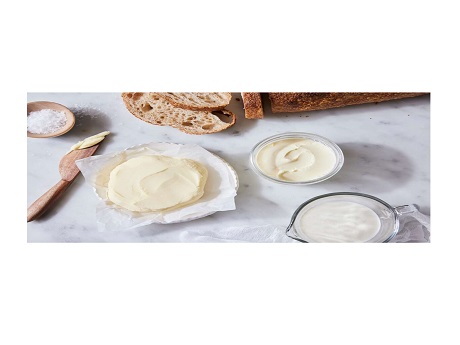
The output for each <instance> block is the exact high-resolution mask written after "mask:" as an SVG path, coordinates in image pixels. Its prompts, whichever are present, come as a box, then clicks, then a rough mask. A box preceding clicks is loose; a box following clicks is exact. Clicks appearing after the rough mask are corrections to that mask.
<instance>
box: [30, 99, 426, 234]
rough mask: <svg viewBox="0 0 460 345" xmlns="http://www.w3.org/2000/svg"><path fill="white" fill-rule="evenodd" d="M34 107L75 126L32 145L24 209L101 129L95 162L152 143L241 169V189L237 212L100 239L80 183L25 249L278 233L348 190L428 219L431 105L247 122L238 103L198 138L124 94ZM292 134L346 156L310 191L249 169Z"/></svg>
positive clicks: (395, 104)
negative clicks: (223, 124) (138, 110)
mask: <svg viewBox="0 0 460 345" xmlns="http://www.w3.org/2000/svg"><path fill="white" fill-rule="evenodd" d="M27 99H28V102H30V101H40V100H41V101H52V102H57V103H61V104H63V105H65V106H67V107H68V108H70V109H71V110H72V111H73V112H74V113H75V115H76V124H75V127H74V128H73V129H72V130H71V131H70V132H68V133H67V134H65V135H63V136H60V137H57V138H48V139H34V138H27V202H28V205H30V204H31V203H32V202H33V201H35V200H36V199H37V198H38V197H39V196H41V195H42V194H43V193H44V192H45V191H47V190H48V189H49V188H50V187H52V186H53V185H54V184H55V183H57V182H58V181H59V180H60V176H59V173H58V164H59V161H60V159H61V157H62V156H63V155H64V154H65V153H66V152H67V150H68V149H69V148H70V146H72V145H73V144H75V143H76V142H77V141H79V140H81V139H83V138H85V137H87V136H89V135H93V134H96V133H99V132H102V131H105V130H109V131H111V132H112V134H111V135H110V136H108V137H107V139H106V140H105V141H104V142H103V143H102V144H101V146H100V147H99V149H98V151H97V153H96V154H105V153H110V152H117V151H121V150H124V149H126V148H128V147H130V146H133V145H138V144H144V143H149V142H157V141H163V142H174V143H193V144H198V145H200V146H202V147H204V148H205V149H207V150H208V151H210V152H212V153H215V154H217V155H218V156H220V157H221V158H223V159H224V160H226V161H227V162H228V163H229V164H230V165H232V167H233V168H234V169H235V170H236V172H237V174H238V177H239V181H240V188H239V190H238V195H237V196H236V210H233V211H225V212H217V213H215V214H213V215H210V216H208V217H205V218H202V219H198V220H194V221H191V222H187V223H179V224H168V225H158V224H155V225H149V226H143V227H139V228H136V229H133V230H129V231H119V232H112V231H111V232H100V231H98V229H97V225H96V205H97V203H98V199H97V197H96V195H95V194H94V192H93V190H92V189H91V187H90V186H89V185H88V184H87V183H86V182H85V180H84V178H83V176H81V175H80V176H78V178H77V179H76V180H75V181H74V183H73V184H72V185H71V186H70V187H69V189H68V190H67V192H66V194H65V195H64V196H63V198H62V199H60V200H59V201H58V203H57V204H56V205H55V206H54V207H53V208H52V209H51V210H50V211H49V212H48V213H46V214H45V215H44V216H42V218H40V219H39V220H36V221H33V222H29V223H27V239H28V242H179V241H181V238H183V237H181V236H180V235H181V233H183V232H184V231H189V230H191V229H193V230H206V231H208V230H209V231H214V232H218V231H220V229H227V228H243V227H247V226H264V225H267V224H268V225H276V226H279V227H286V226H287V225H288V224H289V221H290V218H291V215H292V213H293V212H294V211H295V209H296V208H297V207H298V206H299V205H300V204H301V203H303V202H304V201H306V200H307V199H309V198H312V197H314V196H317V195H320V194H324V193H331V192H339V191H351V192H361V193H366V194H372V195H374V196H376V197H378V198H380V199H383V200H385V201H386V202H387V203H389V204H391V205H393V206H399V205H405V204H417V205H419V207H420V210H421V212H422V213H424V214H426V215H429V214H430V97H429V95H425V96H420V97H415V98H408V99H402V100H396V101H389V102H382V103H378V104H375V103H372V104H365V105H357V106H349V107H344V108H336V109H330V110H322V111H316V112H305V113H291V114H276V115H274V114H271V112H270V111H269V108H268V105H267V104H265V113H266V116H265V118H264V119H262V120H247V119H245V118H244V111H243V105H242V101H241V97H240V95H239V94H237V93H234V94H233V98H232V102H231V104H230V106H229V107H228V109H229V110H231V111H233V112H235V113H236V114H237V122H236V124H235V125H234V126H233V127H231V128H229V129H227V130H226V131H223V132H220V133H215V134H210V135H202V136H194V135H189V134H185V133H182V132H180V131H179V130H176V129H173V128H170V127H159V126H153V125H150V124H147V123H145V122H143V121H141V120H139V119H137V118H135V117H134V116H133V115H131V114H130V113H129V112H128V111H127V110H126V108H125V106H124V104H123V101H122V99H121V97H120V94H119V93H29V94H28V95H27ZM289 131H302V132H309V133H314V134H318V135H321V136H324V137H326V138H329V139H330V140H332V141H334V142H335V143H337V144H338V145H339V146H340V147H341V149H342V151H343V153H344V156H345V163H344V165H343V168H342V170H341V171H340V172H339V173H338V174H337V175H335V176H334V177H332V178H331V179H329V180H327V181H324V182H321V183H318V184H314V185H308V186H288V185H281V184H276V183H273V182H270V181H267V180H265V179H262V178H260V177H258V176H257V175H256V174H255V173H254V172H253V171H252V170H251V168H250V164H249V152H250V150H251V149H252V147H253V146H254V145H255V144H256V143H257V142H258V141H260V140H262V139H264V138H266V137H268V136H272V135H275V134H280V133H283V132H289Z"/></svg>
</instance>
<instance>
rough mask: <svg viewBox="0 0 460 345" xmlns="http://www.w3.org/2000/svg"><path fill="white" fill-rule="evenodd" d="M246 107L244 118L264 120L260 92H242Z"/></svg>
mask: <svg viewBox="0 0 460 345" xmlns="http://www.w3.org/2000/svg"><path fill="white" fill-rule="evenodd" d="M241 97H242V98H243V106H244V117H245V118H247V119H263V118H264V109H263V107H262V97H261V95H260V93H258V92H241Z"/></svg>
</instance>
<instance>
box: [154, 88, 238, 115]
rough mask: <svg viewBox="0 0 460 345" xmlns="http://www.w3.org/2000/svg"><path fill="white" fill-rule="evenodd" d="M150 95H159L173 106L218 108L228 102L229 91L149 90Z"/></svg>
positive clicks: (209, 109)
mask: <svg viewBox="0 0 460 345" xmlns="http://www.w3.org/2000/svg"><path fill="white" fill-rule="evenodd" d="M149 94H150V96H151V97H161V98H163V99H164V100H166V101H167V102H168V103H170V104H172V105H173V106H175V107H178V108H182V109H189V110H207V111H212V110H220V109H224V108H225V107H226V106H227V105H229V104H230V100H231V99H232V94H231V93H229V92H150V93H149Z"/></svg>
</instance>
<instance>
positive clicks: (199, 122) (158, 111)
mask: <svg viewBox="0 0 460 345" xmlns="http://www.w3.org/2000/svg"><path fill="white" fill-rule="evenodd" d="M122 98H123V102H124V103H125V105H126V108H127V109H128V111H129V112H130V113H131V114H133V115H134V116H136V117H137V118H139V119H141V120H143V121H145V122H148V123H151V124H154V125H158V126H171V127H174V128H177V129H179V130H180V131H182V132H185V133H188V134H209V133H215V132H220V131H222V130H224V129H226V128H229V127H231V126H232V125H233V124H234V123H235V121H236V116H235V114H233V113H232V112H230V111H228V110H226V109H223V110H216V111H212V112H211V111H195V110H187V109H182V108H177V107H174V106H173V105H172V104H170V103H168V102H167V101H166V100H164V99H163V98H162V97H158V96H155V94H154V93H144V92H124V93H122Z"/></svg>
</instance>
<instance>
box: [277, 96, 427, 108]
mask: <svg viewBox="0 0 460 345" xmlns="http://www.w3.org/2000/svg"><path fill="white" fill-rule="evenodd" d="M424 94H426V93H423V92H320V93H317V92H271V93H269V94H268V97H269V99H270V103H271V109H272V112H274V113H285V112H299V111H312V110H320V109H329V108H337V107H344V106H347V105H355V104H363V103H373V102H383V101H389V100H394V99H400V98H406V97H415V96H420V95H424Z"/></svg>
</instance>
